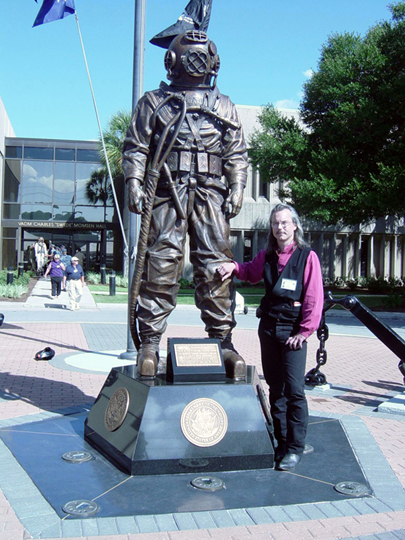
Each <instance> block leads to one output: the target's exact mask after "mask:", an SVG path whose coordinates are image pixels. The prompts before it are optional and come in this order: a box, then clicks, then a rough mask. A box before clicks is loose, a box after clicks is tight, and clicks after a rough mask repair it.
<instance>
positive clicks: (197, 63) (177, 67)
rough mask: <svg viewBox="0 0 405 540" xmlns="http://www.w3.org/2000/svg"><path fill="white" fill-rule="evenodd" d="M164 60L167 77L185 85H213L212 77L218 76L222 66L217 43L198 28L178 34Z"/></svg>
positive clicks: (175, 82) (177, 83)
mask: <svg viewBox="0 0 405 540" xmlns="http://www.w3.org/2000/svg"><path fill="white" fill-rule="evenodd" d="M164 62H165V68H166V70H167V78H168V79H169V80H170V81H172V82H173V83H174V84H176V85H184V86H211V79H212V77H215V78H216V76H217V74H218V70H219V66H220V62H219V56H218V54H217V48H216V46H215V43H214V42H213V41H210V40H209V38H208V36H207V34H205V33H204V32H200V31H198V30H189V31H188V32H186V33H185V34H180V35H178V36H176V37H175V38H174V39H173V41H172V42H171V44H170V46H169V48H168V50H167V52H166V54H165V60H164Z"/></svg>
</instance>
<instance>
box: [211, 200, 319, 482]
mask: <svg viewBox="0 0 405 540" xmlns="http://www.w3.org/2000/svg"><path fill="white" fill-rule="evenodd" d="M218 272H219V274H220V276H221V278H222V280H225V279H228V278H230V277H231V276H232V275H234V276H235V277H236V278H238V279H240V280H242V281H249V282H250V283H258V282H259V281H261V280H262V279H264V283H265V290H266V292H265V295H264V297H263V298H262V300H261V303H260V307H259V308H258V310H257V316H258V317H259V318H260V324H259V339H260V346H261V356H262V366H263V373H264V377H265V379H266V382H267V384H268V385H269V388H270V408H271V416H272V419H273V425H274V436H275V439H276V441H277V448H276V453H275V461H276V468H277V469H279V470H283V471H292V470H294V469H295V467H296V466H297V465H298V463H299V462H300V461H301V457H302V454H303V451H304V446H305V437H306V433H307V426H308V404H307V400H306V397H305V364H306V356H307V339H308V338H309V336H310V335H311V334H312V333H313V332H314V331H315V330H316V329H317V328H318V326H319V323H320V320H321V316H322V309H323V282H322V272H321V266H320V262H319V259H318V256H317V255H316V253H315V252H314V251H312V250H311V249H310V248H309V247H308V245H307V244H306V242H305V241H304V235H303V230H302V226H301V223H300V219H299V217H298V214H297V212H296V211H295V209H294V208H293V207H292V206H290V205H287V204H278V205H276V206H275V207H274V208H273V210H272V212H271V214H270V231H269V235H268V244H267V248H266V249H263V250H262V251H260V252H259V253H258V254H257V255H256V257H255V258H254V259H253V260H252V261H250V262H247V263H243V264H239V263H237V262H235V261H233V262H229V263H223V264H222V265H221V266H220V267H219V268H218Z"/></svg>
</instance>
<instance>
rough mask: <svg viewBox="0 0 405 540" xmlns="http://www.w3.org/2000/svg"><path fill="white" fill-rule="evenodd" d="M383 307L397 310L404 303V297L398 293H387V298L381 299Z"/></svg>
mask: <svg viewBox="0 0 405 540" xmlns="http://www.w3.org/2000/svg"><path fill="white" fill-rule="evenodd" d="M383 302H384V305H386V306H387V308H390V309H398V308H400V307H402V305H403V303H404V295H403V294H402V293H400V292H398V291H394V292H392V291H391V292H389V293H388V294H387V298H384V299H383Z"/></svg>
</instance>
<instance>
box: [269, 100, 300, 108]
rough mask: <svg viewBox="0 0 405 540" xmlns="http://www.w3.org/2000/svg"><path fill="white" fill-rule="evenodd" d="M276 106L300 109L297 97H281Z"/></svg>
mask: <svg viewBox="0 0 405 540" xmlns="http://www.w3.org/2000/svg"><path fill="white" fill-rule="evenodd" d="M275 106H276V107H277V109H298V107H299V103H298V101H295V99H280V100H279V101H276V103H275Z"/></svg>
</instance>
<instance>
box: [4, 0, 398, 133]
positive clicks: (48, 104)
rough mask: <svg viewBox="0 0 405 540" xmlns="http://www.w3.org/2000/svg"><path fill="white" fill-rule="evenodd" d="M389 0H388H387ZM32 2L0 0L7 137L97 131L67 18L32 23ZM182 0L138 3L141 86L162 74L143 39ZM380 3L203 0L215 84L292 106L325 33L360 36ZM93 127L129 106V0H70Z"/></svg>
mask: <svg viewBox="0 0 405 540" xmlns="http://www.w3.org/2000/svg"><path fill="white" fill-rule="evenodd" d="M391 1H392V0H391ZM41 3H42V0H39V1H38V4H37V3H36V2H35V1H34V0H8V1H6V0H3V1H2V12H1V30H0V98H1V99H2V101H3V104H4V106H5V108H6V111H7V114H8V117H9V119H10V121H11V125H12V126H13V129H14V132H15V134H16V136H17V137H33V138H45V139H79V140H94V139H98V138H99V131H98V124H97V120H96V115H95V112H94V105H93V100H92V96H91V91H90V86H89V82H88V79H87V74H86V69H85V63H84V59H83V53H82V49H81V45H80V39H79V32H78V28H77V24H76V20H75V17H74V15H70V16H68V17H66V18H65V19H63V20H60V21H55V22H52V23H48V24H44V25H41V26H37V27H35V28H32V25H33V22H34V20H35V17H36V15H37V13H38V11H39V8H40V6H41ZM187 3H188V0H146V17H145V71H144V90H145V91H146V90H153V89H154V88H157V87H158V86H159V83H160V81H161V80H167V79H166V71H165V69H164V66H163V57H164V53H165V51H164V49H161V48H160V47H156V46H154V45H151V44H150V43H149V40H150V39H151V38H152V37H153V36H154V35H155V34H157V33H159V32H160V31H162V30H164V29H165V28H167V27H168V26H170V25H171V24H173V23H175V22H176V20H177V19H178V17H179V16H180V15H181V14H182V12H183V11H184V8H185V6H186V5H187ZM389 3H390V0H213V2H212V11H211V20H210V24H209V28H208V35H209V37H210V39H211V40H213V41H214V42H215V44H216V45H217V48H218V53H219V56H220V60H221V67H220V71H219V75H218V81H217V84H218V87H219V89H220V91H221V92H222V93H223V94H226V95H229V96H230V98H231V99H232V101H233V102H234V103H236V104H237V105H256V106H263V105H266V104H268V103H273V104H275V105H276V106H279V107H285V108H297V107H298V105H299V102H300V97H301V95H302V86H303V84H304V83H305V81H306V80H308V77H309V76H310V73H311V70H315V71H316V69H317V65H318V61H319V58H320V51H321V48H322V45H323V44H325V43H326V41H327V39H328V37H329V36H330V35H332V34H336V33H338V34H341V33H344V32H354V33H357V34H360V35H362V36H364V35H365V33H366V32H367V30H368V29H369V28H370V27H371V26H374V25H375V24H376V23H378V22H379V21H382V20H389V19H390V18H391V14H390V12H389V10H388V8H387V5H388V4H389ZM75 6H76V12H77V16H78V19H79V25H80V30H81V34H82V38H83V43H84V48H85V53H86V57H87V62H88V66H89V70H90V76H91V80H92V85H93V90H94V94H95V99H96V103H97V108H98V112H99V116H100V122H101V125H102V127H103V129H104V128H106V127H107V124H108V120H109V118H110V117H111V115H112V114H115V113H117V112H118V111H119V110H122V109H126V110H131V108H132V86H133V82H132V81H133V43H134V11H135V0H75Z"/></svg>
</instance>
